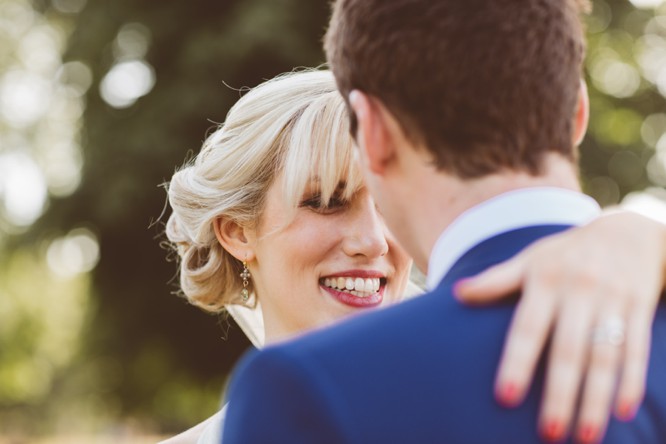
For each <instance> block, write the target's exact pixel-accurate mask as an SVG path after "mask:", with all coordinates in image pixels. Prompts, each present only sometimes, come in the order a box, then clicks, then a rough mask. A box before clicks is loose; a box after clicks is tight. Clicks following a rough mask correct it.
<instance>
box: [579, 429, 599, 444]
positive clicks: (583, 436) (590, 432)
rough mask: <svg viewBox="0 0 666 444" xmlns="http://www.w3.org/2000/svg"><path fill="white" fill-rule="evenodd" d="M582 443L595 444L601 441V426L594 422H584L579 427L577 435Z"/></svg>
mask: <svg viewBox="0 0 666 444" xmlns="http://www.w3.org/2000/svg"><path fill="white" fill-rule="evenodd" d="M576 439H577V440H578V442H580V443H581V444H594V443H596V442H598V441H599V427H597V426H595V425H592V424H584V425H583V426H582V427H581V428H580V429H578V436H577V437H576Z"/></svg>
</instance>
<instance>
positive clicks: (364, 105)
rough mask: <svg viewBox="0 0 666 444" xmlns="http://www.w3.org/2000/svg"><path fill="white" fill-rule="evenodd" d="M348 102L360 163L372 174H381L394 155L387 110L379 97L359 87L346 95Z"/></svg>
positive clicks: (393, 142) (392, 136) (392, 137)
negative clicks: (353, 121) (352, 113)
mask: <svg viewBox="0 0 666 444" xmlns="http://www.w3.org/2000/svg"><path fill="white" fill-rule="evenodd" d="M349 104H350V106H351V108H352V110H353V111H354V114H355V115H356V121H357V123H358V125H357V130H356V143H357V144H358V148H359V150H360V152H361V153H360V154H361V162H363V164H364V166H365V167H367V168H368V169H369V170H370V171H371V172H373V173H374V174H378V175H382V174H383V173H384V172H385V170H386V167H387V166H388V165H389V164H390V162H391V161H392V160H393V159H394V158H395V155H396V151H395V146H396V145H395V140H394V135H393V134H392V131H391V130H392V128H391V124H390V123H391V122H389V119H388V118H389V117H390V113H388V111H387V110H386V108H385V107H384V105H383V104H382V103H381V102H380V101H379V100H377V99H376V98H374V97H371V96H369V95H367V94H365V93H363V92H361V91H358V90H354V91H352V92H351V93H350V94H349Z"/></svg>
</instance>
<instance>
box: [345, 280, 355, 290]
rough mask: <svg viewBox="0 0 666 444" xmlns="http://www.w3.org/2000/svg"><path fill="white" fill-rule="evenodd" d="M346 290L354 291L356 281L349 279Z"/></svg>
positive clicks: (346, 282)
mask: <svg viewBox="0 0 666 444" xmlns="http://www.w3.org/2000/svg"><path fill="white" fill-rule="evenodd" d="M345 288H346V289H347V290H353V289H354V279H352V278H347V280H346V281H345Z"/></svg>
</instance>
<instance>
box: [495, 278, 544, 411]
mask: <svg viewBox="0 0 666 444" xmlns="http://www.w3.org/2000/svg"><path fill="white" fill-rule="evenodd" d="M548 290H549V288H548V287H546V286H543V285H542V281H536V280H530V281H528V282H527V283H526V285H525V289H524V291H523V296H522V298H521V300H520V302H519V303H518V306H517V307H516V311H515V312H514V315H513V320H512V321H511V327H510V329H509V332H508V335H507V339H506V342H505V345H504V350H503V352H502V359H501V361H500V366H499V369H498V372H497V378H496V383H495V392H496V396H497V399H498V401H499V402H500V403H502V404H503V405H505V406H509V407H511V406H515V405H517V404H519V403H520V402H521V400H522V399H523V397H524V396H525V392H526V391H527V388H528V387H529V385H530V382H531V381H532V377H533V375H534V369H535V367H536V363H537V362H538V360H539V356H540V355H541V352H542V350H543V347H544V344H545V342H546V339H547V338H548V335H549V334H550V330H551V327H552V323H553V319H554V317H555V312H556V309H557V307H556V299H555V298H554V297H552V296H551V295H550V292H549V291H548Z"/></svg>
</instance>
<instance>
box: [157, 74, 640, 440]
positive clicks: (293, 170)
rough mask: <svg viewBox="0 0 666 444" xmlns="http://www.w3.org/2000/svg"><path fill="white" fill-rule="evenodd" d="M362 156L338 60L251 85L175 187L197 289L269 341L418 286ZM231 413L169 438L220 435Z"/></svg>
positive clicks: (212, 306) (255, 336) (186, 267)
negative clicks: (334, 70) (366, 180)
mask: <svg viewBox="0 0 666 444" xmlns="http://www.w3.org/2000/svg"><path fill="white" fill-rule="evenodd" d="M354 157H355V151H354V148H353V145H352V139H351V137H350V132H349V123H348V118H347V114H346V109H345V105H344V103H343V101H342V99H341V97H340V96H339V93H338V91H337V89H336V86H335V82H334V79H333V76H332V74H331V73H330V72H328V71H314V70H311V71H303V72H297V73H290V74H285V75H281V76H279V77H277V78H275V79H272V80H269V81H267V82H265V83H263V84H261V85H259V86H258V87H256V88H254V89H252V90H251V91H250V92H248V93H247V94H245V95H244V96H243V97H242V98H241V99H240V100H239V101H238V102H237V103H236V104H235V105H234V106H233V107H232V108H231V110H230V111H229V113H228V115H227V118H226V121H225V123H224V124H223V125H222V126H220V128H218V129H217V131H215V132H214V133H213V134H212V135H211V136H210V137H209V138H208V139H207V140H206V141H205V143H204V144H203V147H202V149H201V152H200V153H199V154H198V155H197V156H196V158H195V159H194V160H193V161H191V162H189V163H188V164H186V165H185V166H183V167H182V168H181V169H180V170H179V171H177V172H176V173H175V174H174V176H173V178H172V179H171V182H170V184H169V187H168V195H169V202H170V204H171V207H172V209H173V213H172V215H171V216H170V218H169V220H168V222H167V227H166V234H167V237H168V239H169V241H170V243H171V244H172V245H173V247H174V248H175V249H176V250H177V252H178V255H179V257H180V284H181V288H182V292H183V294H184V295H185V297H187V299H188V301H189V302H190V303H192V304H194V305H196V306H198V307H201V308H202V309H204V310H206V311H210V312H222V311H224V310H226V311H227V312H229V313H230V314H231V316H233V317H234V319H235V320H236V321H237V323H238V324H239V326H240V327H241V328H242V330H243V331H244V333H245V334H246V335H247V336H248V338H249V339H250V340H251V341H252V343H253V344H254V345H255V346H256V347H262V346H264V345H265V344H270V343H275V342H277V341H282V340H286V339H289V338H292V337H294V336H296V335H298V334H301V333H304V332H307V331H310V330H313V329H317V328H322V327H325V326H328V325H330V324H332V323H334V322H336V321H339V320H340V319H342V318H344V317H347V316H351V315H356V314H359V313H363V312H364V311H366V310H369V309H372V308H377V307H381V306H384V305H387V304H391V303H395V302H398V301H400V300H401V299H403V298H404V297H406V296H408V295H413V294H416V293H418V292H419V288H418V287H416V286H415V285H414V284H412V283H411V282H410V280H409V274H410V268H411V260H410V258H409V257H408V256H407V255H406V253H405V252H404V250H403V249H402V248H401V247H400V246H399V245H398V244H397V243H396V241H395V240H394V238H393V237H392V235H391V233H389V231H388V230H387V228H386V226H385V224H384V222H383V220H382V216H381V215H380V214H379V213H378V212H377V210H376V207H375V204H374V202H373V200H372V197H371V196H370V195H369V193H368V191H367V190H366V188H365V187H364V186H363V183H362V179H361V175H360V171H359V170H358V169H357V167H356V164H355V160H354ZM546 261H548V258H547V257H545V258H541V259H540V260H539V261H537V263H545V262H546ZM628 297H629V296H627V298H628ZM646 305H649V304H646ZM515 334H516V335H518V334H519V333H515ZM512 335H513V332H512ZM512 335H510V336H509V337H510V338H511V337H512ZM583 339H584V340H586V339H587V338H583ZM540 352H541V350H536V351H535V353H540ZM554 359H555V357H553V358H552V359H551V361H553V360H554ZM551 364H552V362H551ZM618 365H619V364H618ZM223 415H224V409H223V410H222V411H220V412H218V413H217V414H215V415H214V416H213V417H211V418H209V419H208V420H206V421H204V422H203V423H201V424H199V425H197V426H195V427H193V428H192V429H190V430H188V431H186V432H184V433H182V434H180V435H178V436H176V437H173V438H171V439H169V440H167V441H165V443H169V444H176V443H200V444H201V443H212V442H215V443H218V442H219V439H220V437H219V434H220V429H221V424H222V419H223Z"/></svg>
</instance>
